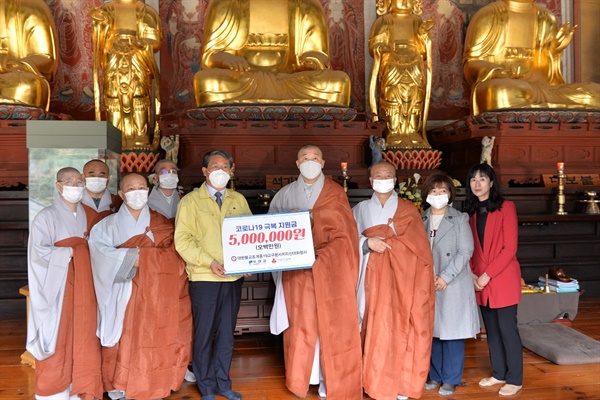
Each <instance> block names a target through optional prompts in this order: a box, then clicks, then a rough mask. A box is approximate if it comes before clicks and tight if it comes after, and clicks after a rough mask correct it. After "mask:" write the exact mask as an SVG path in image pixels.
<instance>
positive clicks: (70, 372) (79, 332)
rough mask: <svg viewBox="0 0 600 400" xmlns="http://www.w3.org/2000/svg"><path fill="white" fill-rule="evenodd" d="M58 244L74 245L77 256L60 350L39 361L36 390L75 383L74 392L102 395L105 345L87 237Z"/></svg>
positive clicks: (50, 390) (53, 390)
mask: <svg viewBox="0 0 600 400" xmlns="http://www.w3.org/2000/svg"><path fill="white" fill-rule="evenodd" d="M89 227H90V223H89V221H88V228H89ZM54 245H55V246H57V247H72V248H73V257H72V258H71V261H70V262H69V266H68V268H69V271H68V273H67V283H66V287H65V294H64V299H63V306H62V313H61V316H60V324H59V328H58V338H57V341H56V351H55V353H54V354H53V355H52V356H50V357H48V358H47V359H45V360H36V361H35V378H34V381H35V383H34V386H35V394H37V395H39V396H50V395H52V394H56V393H59V392H62V391H63V390H65V389H66V388H68V387H69V384H72V387H71V393H73V394H78V395H79V397H81V398H82V399H85V400H91V399H93V398H97V399H101V398H102V393H103V390H102V376H101V373H100V368H101V353H100V348H101V346H100V339H98V337H97V336H96V324H97V310H98V304H97V302H96V292H95V291H94V282H93V279H92V267H91V265H90V252H89V249H88V246H87V241H86V240H85V239H84V238H80V237H72V238H68V239H63V240H60V241H58V242H56V243H55V244H54Z"/></svg>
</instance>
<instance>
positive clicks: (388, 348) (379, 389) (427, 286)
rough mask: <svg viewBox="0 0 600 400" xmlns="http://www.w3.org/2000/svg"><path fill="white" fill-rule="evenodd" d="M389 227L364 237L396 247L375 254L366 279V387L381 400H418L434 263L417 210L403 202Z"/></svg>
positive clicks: (427, 347) (425, 366)
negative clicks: (398, 398)
mask: <svg viewBox="0 0 600 400" xmlns="http://www.w3.org/2000/svg"><path fill="white" fill-rule="evenodd" d="M390 223H392V224H393V226H394V230H395V231H396V233H394V231H393V230H392V229H391V227H390V226H389V225H383V224H382V225H376V226H373V227H371V228H369V229H366V230H365V231H364V232H363V235H364V236H366V237H374V236H379V237H383V238H385V242H386V243H387V244H389V245H390V246H392V248H391V249H389V250H386V251H385V252H384V253H376V252H371V253H370V255H369V261H368V264H367V272H366V278H365V297H366V307H365V315H364V319H363V332H362V335H363V387H364V388H365V392H367V394H368V395H369V396H371V397H372V398H374V399H377V400H382V399H383V400H387V399H389V400H396V396H397V395H398V394H402V395H404V396H409V397H412V398H420V397H421V395H422V393H423V387H424V385H425V381H426V380H427V374H428V372H429V362H430V356H431V342H432V335H433V317H434V302H435V292H434V289H433V257H432V255H431V250H430V247H429V241H428V240H427V234H426V233H425V229H423V221H422V220H421V216H420V215H419V212H418V211H417V209H416V207H415V206H414V205H412V204H410V202H407V201H405V200H402V199H399V200H398V208H397V209H396V213H395V214H394V217H393V219H391V220H390Z"/></svg>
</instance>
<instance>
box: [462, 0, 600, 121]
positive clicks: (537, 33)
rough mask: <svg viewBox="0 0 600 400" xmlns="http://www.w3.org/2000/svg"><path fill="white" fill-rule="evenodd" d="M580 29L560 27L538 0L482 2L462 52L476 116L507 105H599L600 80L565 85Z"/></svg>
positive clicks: (577, 106) (469, 29)
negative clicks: (564, 59)
mask: <svg viewBox="0 0 600 400" xmlns="http://www.w3.org/2000/svg"><path fill="white" fill-rule="evenodd" d="M574 30H575V28H570V27H569V23H568V22H567V23H566V24H564V25H562V26H561V27H560V28H559V27H558V25H557V23H556V18H555V17H554V15H553V14H552V12H550V11H549V10H548V9H547V8H546V7H544V6H542V5H539V4H535V3H534V2H533V0H498V1H496V2H494V3H491V4H488V5H487V6H485V7H482V8H481V9H480V10H479V11H477V13H476V14H475V15H474V16H473V19H472V20H471V22H470V24H469V28H468V30H467V36H466V39H465V50H464V55H463V63H464V72H465V78H466V80H467V81H468V82H469V83H470V84H471V106H472V111H473V115H477V114H479V113H482V112H484V111H488V110H498V109H505V108H576V109H577V108H580V109H581V108H584V109H585V108H587V109H599V108H600V97H599V96H600V85H599V84H597V83H586V84H581V83H575V84H566V83H565V80H564V79H563V76H562V73H561V70H560V59H561V56H562V52H563V50H564V49H565V48H566V47H567V45H568V44H569V43H570V41H571V39H572V37H573V32H574Z"/></svg>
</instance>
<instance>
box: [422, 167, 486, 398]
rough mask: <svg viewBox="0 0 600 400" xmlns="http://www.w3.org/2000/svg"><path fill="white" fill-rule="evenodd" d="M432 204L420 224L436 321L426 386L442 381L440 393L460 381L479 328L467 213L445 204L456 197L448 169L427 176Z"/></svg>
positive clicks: (447, 392)
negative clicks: (426, 246)
mask: <svg viewBox="0 0 600 400" xmlns="http://www.w3.org/2000/svg"><path fill="white" fill-rule="evenodd" d="M422 193H426V194H427V199H426V203H427V204H429V205H430V207H429V208H428V209H427V210H426V211H425V212H424V213H423V215H422V218H423V223H424V224H425V229H426V230H427V234H428V236H429V243H430V246H431V252H432V253H433V268H434V273H433V274H434V286H435V290H436V297H435V320H434V324H433V345H432V348H431V366H430V370H429V379H428V380H427V383H426V384H425V389H427V390H432V389H435V388H436V387H438V386H439V385H440V384H441V385H442V386H441V387H440V389H439V391H438V393H439V394H440V395H442V396H449V395H451V394H452V393H454V391H455V390H456V387H457V386H458V385H460V383H461V380H462V373H463V367H464V359H465V342H464V339H466V338H472V337H475V336H476V335H477V333H479V313H478V310H477V303H476V302H475V290H474V288H473V281H472V279H471V270H470V268H469V260H470V259H471V255H472V254H473V234H472V233H471V228H470V226H469V216H468V215H467V214H466V213H462V212H460V211H457V210H455V209H454V208H452V206H450V205H449V204H450V203H452V201H453V200H454V198H455V196H456V189H455V188H454V184H453V182H452V179H450V177H449V176H448V175H446V174H441V173H438V174H434V175H431V176H430V177H429V178H427V180H426V181H425V183H424V184H423V188H422Z"/></svg>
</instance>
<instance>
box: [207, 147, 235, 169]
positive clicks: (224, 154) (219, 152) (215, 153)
mask: <svg viewBox="0 0 600 400" xmlns="http://www.w3.org/2000/svg"><path fill="white" fill-rule="evenodd" d="M213 156H221V157H224V158H226V159H227V161H229V166H233V157H231V155H230V154H229V153H227V152H225V151H223V150H213V151H209V152H208V153H206V154H205V155H204V158H203V159H202V166H203V167H204V168H208V162H209V161H210V158H211V157H213Z"/></svg>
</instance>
